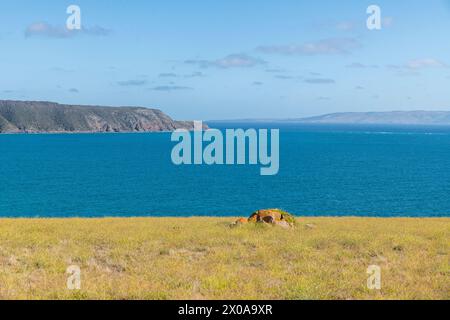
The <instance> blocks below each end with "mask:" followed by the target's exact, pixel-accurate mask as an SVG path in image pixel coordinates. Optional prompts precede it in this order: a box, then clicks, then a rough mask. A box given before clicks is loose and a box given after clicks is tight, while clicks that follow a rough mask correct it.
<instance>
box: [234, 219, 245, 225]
mask: <svg viewBox="0 0 450 320" xmlns="http://www.w3.org/2000/svg"><path fill="white" fill-rule="evenodd" d="M235 223H237V224H244V223H248V219H246V218H239V219H237V220H236V222H235Z"/></svg>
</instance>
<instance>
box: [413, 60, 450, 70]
mask: <svg viewBox="0 0 450 320" xmlns="http://www.w3.org/2000/svg"><path fill="white" fill-rule="evenodd" d="M405 67H407V68H409V69H421V68H448V65H447V64H446V63H444V62H442V61H439V60H437V59H433V58H425V59H416V60H411V61H408V62H407V63H406V65H405Z"/></svg>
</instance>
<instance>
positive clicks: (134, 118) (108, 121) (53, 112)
mask: <svg viewBox="0 0 450 320" xmlns="http://www.w3.org/2000/svg"><path fill="white" fill-rule="evenodd" d="M193 127H194V125H193V122H191V121H174V120H172V119H171V118H170V117H169V116H167V115H166V114H164V113H163V112H162V111H160V110H157V109H148V108H142V107H101V106H80V105H63V104H58V103H53V102H41V101H8V100H0V133H58V132H146V131H148V132H150V131H174V130H176V129H188V130H192V129H193Z"/></svg>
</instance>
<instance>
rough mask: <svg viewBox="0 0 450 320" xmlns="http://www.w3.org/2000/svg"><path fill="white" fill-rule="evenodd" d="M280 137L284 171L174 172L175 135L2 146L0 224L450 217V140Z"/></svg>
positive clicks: (448, 133)
mask: <svg viewBox="0 0 450 320" xmlns="http://www.w3.org/2000/svg"><path fill="white" fill-rule="evenodd" d="M209 125H210V126H211V127H215V128H219V129H224V128H250V127H255V126H256V127H262V128H265V127H269V128H279V129H280V169H279V173H278V174H277V175H274V176H261V175H260V166H259V165H215V166H208V165H199V166H193V165H191V166H189V165H181V166H176V165H174V164H173V163H172V161H171V150H172V147H173V146H174V145H175V144H176V143H175V142H171V141H170V133H136V134H134V133H116V134H36V135H33V134H32V135H0V217H103V216H109V217H119V216H120V217H129V216H248V215H250V213H252V212H253V211H255V210H257V209H261V208H282V209H284V210H287V211H289V212H292V213H294V214H296V215H300V216H371V217H374V216H380V217H398V216H408V217H437V216H447V217H448V216H450V200H449V199H450V128H445V127H420V126H416V127H411V126H344V125H341V126H337V125H299V124H285V123H284V124H281V123H259V124H256V125H255V124H254V123H245V122H241V123H209Z"/></svg>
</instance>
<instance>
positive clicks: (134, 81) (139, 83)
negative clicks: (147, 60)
mask: <svg viewBox="0 0 450 320" xmlns="http://www.w3.org/2000/svg"><path fill="white" fill-rule="evenodd" d="M117 84H118V85H119V86H123V87H133V86H143V85H145V84H147V80H143V79H132V80H124V81H118V82H117Z"/></svg>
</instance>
